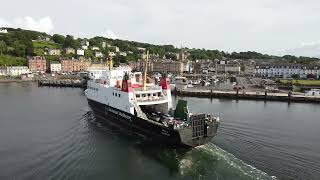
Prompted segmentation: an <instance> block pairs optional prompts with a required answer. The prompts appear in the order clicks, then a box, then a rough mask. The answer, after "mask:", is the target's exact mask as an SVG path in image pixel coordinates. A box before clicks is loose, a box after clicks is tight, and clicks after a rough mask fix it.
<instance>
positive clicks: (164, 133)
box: [161, 129, 170, 136]
mask: <svg viewBox="0 0 320 180" xmlns="http://www.w3.org/2000/svg"><path fill="white" fill-rule="evenodd" d="M161 134H163V135H166V136H170V133H169V132H168V131H167V130H165V129H161Z"/></svg>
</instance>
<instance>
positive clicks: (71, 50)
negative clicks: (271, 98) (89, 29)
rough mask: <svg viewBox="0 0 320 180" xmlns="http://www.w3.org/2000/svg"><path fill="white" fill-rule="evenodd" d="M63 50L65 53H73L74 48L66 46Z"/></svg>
mask: <svg viewBox="0 0 320 180" xmlns="http://www.w3.org/2000/svg"><path fill="white" fill-rule="evenodd" d="M65 52H66V54H75V52H76V50H75V49H73V48H66V49H65Z"/></svg>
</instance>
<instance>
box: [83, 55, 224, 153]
mask: <svg viewBox="0 0 320 180" xmlns="http://www.w3.org/2000/svg"><path fill="white" fill-rule="evenodd" d="M147 57H148V56H147ZM146 62H147V60H146V61H145V66H144V73H141V72H131V70H130V68H125V67H117V68H113V65H112V61H111V63H109V69H108V70H101V71H100V72H98V71H95V73H92V74H90V72H89V77H91V78H90V79H89V80H88V82H87V89H86V90H85V95H86V97H87V100H88V104H89V106H90V107H91V109H92V111H93V113H94V115H95V117H96V118H97V119H98V120H101V121H103V122H107V123H108V124H110V125H113V126H116V127H118V128H119V129H120V130H122V131H123V132H124V133H127V134H129V135H137V136H139V137H142V138H143V139H145V140H150V141H152V142H156V143H158V144H164V145H173V146H184V147H196V146H199V145H203V144H206V143H207V142H209V141H210V140H211V139H212V138H213V137H214V136H215V135H216V133H217V130H218V126H219V123H220V122H219V117H215V116H213V115H210V114H204V113H191V112H189V109H188V106H187V101H183V100H179V101H178V103H177V106H176V108H175V109H173V103H172V98H171V90H170V84H169V79H168V78H167V77H166V76H162V77H161V78H160V82H159V84H156V83H153V82H148V81H147V66H146V64H147V63H146ZM98 75H99V76H98Z"/></svg>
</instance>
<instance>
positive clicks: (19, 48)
mask: <svg viewBox="0 0 320 180" xmlns="http://www.w3.org/2000/svg"><path fill="white" fill-rule="evenodd" d="M13 49H14V50H13V55H15V56H18V57H24V56H25V55H26V45H25V44H23V43H21V42H20V41H14V43H13Z"/></svg>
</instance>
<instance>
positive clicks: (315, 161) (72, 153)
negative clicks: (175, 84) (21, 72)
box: [0, 83, 320, 180]
mask: <svg viewBox="0 0 320 180" xmlns="http://www.w3.org/2000/svg"><path fill="white" fill-rule="evenodd" d="M185 99H186V100H188V103H189V106H190V109H191V110H192V111H201V112H206V113H213V114H217V115H219V116H221V117H222V118H223V121H222V124H221V127H220V130H219V135H218V136H217V137H216V138H215V139H214V140H213V141H212V142H211V143H209V144H207V145H205V146H202V147H199V148H196V149H193V150H189V151H187V152H182V151H180V150H173V149H163V148H157V147H152V146H148V145H146V144H144V142H140V140H139V139H136V138H131V137H127V136H124V135H121V134H120V133H118V132H117V131H116V130H112V129H110V128H109V127H105V126H102V125H100V124H99V123H96V121H95V118H94V117H93V115H92V112H91V111H90V108H89V107H88V105H87V102H86V98H85V97H84V94H83V91H82V90H81V89H72V88H47V87H42V88H38V87H37V86H36V85H35V84H32V83H20V84H18V83H10V84H0V179H1V180H2V179H32V180H36V179H39V180H42V179H89V178H90V179H137V180H138V179H139V180H140V179H272V178H275V177H276V178H277V179H319V177H320V172H319V171H320V111H319V110H320V107H319V105H314V104H290V105H288V104H287V103H282V102H266V103H265V102H262V101H258V102H256V101H238V102H237V101H232V100H217V99H213V100H210V99H198V98H185ZM174 100H175V101H176V100H177V98H174ZM273 176H275V177H273Z"/></svg>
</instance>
